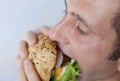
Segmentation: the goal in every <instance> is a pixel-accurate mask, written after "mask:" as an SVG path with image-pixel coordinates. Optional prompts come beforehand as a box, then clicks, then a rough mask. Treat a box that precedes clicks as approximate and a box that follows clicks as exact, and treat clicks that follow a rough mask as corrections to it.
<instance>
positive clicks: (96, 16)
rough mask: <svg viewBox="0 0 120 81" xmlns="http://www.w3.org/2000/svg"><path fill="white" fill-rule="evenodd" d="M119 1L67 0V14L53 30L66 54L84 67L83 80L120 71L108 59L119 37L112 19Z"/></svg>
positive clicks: (91, 80)
mask: <svg viewBox="0 0 120 81" xmlns="http://www.w3.org/2000/svg"><path fill="white" fill-rule="evenodd" d="M118 5H119V2H118V0H66V15H65V16H64V17H63V19H62V20H61V22H59V23H58V24H57V25H56V26H55V27H54V28H53V29H52V30H51V31H50V37H51V38H52V39H53V40H56V41H58V42H59V47H60V49H61V50H62V51H63V53H64V54H65V55H67V56H69V57H71V58H73V59H75V60H76V61H77V62H78V63H79V65H80V68H81V75H80V76H81V80H80V81H93V80H100V79H106V78H109V77H111V76H112V75H114V74H115V73H116V72H117V69H116V68H117V64H116V62H113V61H109V60H108V59H107V58H108V56H109V54H110V53H112V51H113V48H112V47H113V44H114V41H115V39H116V34H115V31H114V29H113V28H112V27H111V19H112V18H113V16H114V15H115V13H116V10H117V8H118Z"/></svg>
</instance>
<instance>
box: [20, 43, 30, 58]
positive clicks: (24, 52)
mask: <svg viewBox="0 0 120 81" xmlns="http://www.w3.org/2000/svg"><path fill="white" fill-rule="evenodd" d="M27 49H28V45H27V42H26V41H20V42H19V54H20V56H21V58H22V59H25V58H27V56H28V50H27Z"/></svg>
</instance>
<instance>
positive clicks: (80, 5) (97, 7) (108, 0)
mask: <svg viewBox="0 0 120 81" xmlns="http://www.w3.org/2000/svg"><path fill="white" fill-rule="evenodd" d="M66 5H67V10H68V11H70V12H71V11H72V12H75V13H77V14H80V15H81V16H82V17H84V18H87V19H93V21H94V18H96V19H101V18H106V17H111V16H112V15H113V14H115V13H116V10H117V9H118V6H119V5H120V3H119V0H66ZM101 16H102V17H101ZM95 21H96V20H95Z"/></svg>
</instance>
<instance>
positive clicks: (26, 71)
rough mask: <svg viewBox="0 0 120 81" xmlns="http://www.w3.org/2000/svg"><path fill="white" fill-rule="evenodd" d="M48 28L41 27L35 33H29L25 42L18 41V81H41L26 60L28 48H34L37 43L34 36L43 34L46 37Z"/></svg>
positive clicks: (30, 63) (29, 62)
mask: <svg viewBox="0 0 120 81" xmlns="http://www.w3.org/2000/svg"><path fill="white" fill-rule="evenodd" d="M49 30H50V28H48V27H46V26H43V27H42V28H40V29H37V31H35V32H33V31H29V32H28V33H27V38H26V41H20V43H19V54H18V56H17V58H16V60H17V65H18V81H41V80H40V77H39V76H38V74H37V72H36V70H35V68H34V66H33V64H32V62H31V61H30V60H28V59H27V57H28V46H34V45H35V44H36V43H37V38H36V35H37V34H40V33H44V34H46V35H48V32H49Z"/></svg>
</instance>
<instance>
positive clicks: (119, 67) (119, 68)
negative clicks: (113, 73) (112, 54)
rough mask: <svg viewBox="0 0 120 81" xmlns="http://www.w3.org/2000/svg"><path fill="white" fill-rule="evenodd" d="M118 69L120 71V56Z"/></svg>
mask: <svg viewBox="0 0 120 81" xmlns="http://www.w3.org/2000/svg"><path fill="white" fill-rule="evenodd" d="M117 69H118V71H119V72H120V58H119V59H118V68H117Z"/></svg>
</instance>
